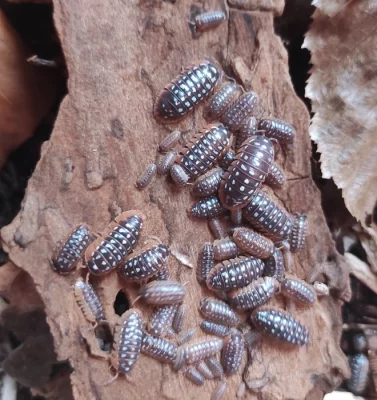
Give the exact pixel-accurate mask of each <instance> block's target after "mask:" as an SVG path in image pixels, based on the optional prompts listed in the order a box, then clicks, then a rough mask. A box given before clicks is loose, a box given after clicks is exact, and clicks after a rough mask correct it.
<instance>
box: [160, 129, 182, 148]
mask: <svg viewBox="0 0 377 400" xmlns="http://www.w3.org/2000/svg"><path fill="white" fill-rule="evenodd" d="M180 138H181V132H180V131H173V132H171V133H169V135H167V136H165V137H164V138H163V139H162V141H161V142H160V144H159V146H158V150H159V152H160V153H167V152H168V151H169V150H172V149H174V147H175V146H176V145H177V144H178V142H179V139H180Z"/></svg>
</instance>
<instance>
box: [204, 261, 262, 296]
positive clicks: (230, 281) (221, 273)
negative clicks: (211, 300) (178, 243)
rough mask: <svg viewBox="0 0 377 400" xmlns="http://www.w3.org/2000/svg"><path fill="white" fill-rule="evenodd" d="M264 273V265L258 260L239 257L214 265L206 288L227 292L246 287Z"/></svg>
mask: <svg viewBox="0 0 377 400" xmlns="http://www.w3.org/2000/svg"><path fill="white" fill-rule="evenodd" d="M263 271H264V263H263V261H262V260H260V259H259V258H254V257H251V256H250V257H245V256H240V257H237V258H232V259H230V260H225V261H223V262H221V263H219V264H217V265H215V266H214V267H213V268H212V270H211V272H210V273H209V274H208V277H207V287H208V288H209V289H211V290H215V291H216V290H221V291H228V290H232V289H238V288H240V287H243V286H247V285H248V284H249V283H251V282H252V281H253V280H255V279H258V278H259V277H260V276H261V275H262V273H263Z"/></svg>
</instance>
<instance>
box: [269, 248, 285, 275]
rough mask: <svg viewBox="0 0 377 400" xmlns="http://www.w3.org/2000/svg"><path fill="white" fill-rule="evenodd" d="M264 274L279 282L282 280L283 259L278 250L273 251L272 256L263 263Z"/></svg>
mask: <svg viewBox="0 0 377 400" xmlns="http://www.w3.org/2000/svg"><path fill="white" fill-rule="evenodd" d="M264 263H265V269H264V274H265V275H266V276H271V277H272V278H275V279H276V280H278V281H279V282H281V281H282V280H283V278H284V272H285V270H284V258H283V254H282V252H281V251H280V250H279V249H275V250H274V252H273V254H272V255H271V256H270V257H269V258H267V259H266V260H265V261H264Z"/></svg>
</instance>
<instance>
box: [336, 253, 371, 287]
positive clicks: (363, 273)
mask: <svg viewBox="0 0 377 400" xmlns="http://www.w3.org/2000/svg"><path fill="white" fill-rule="evenodd" d="M344 257H345V259H346V261H347V263H348V265H349V267H350V273H351V274H352V275H354V276H355V277H356V278H357V279H358V280H359V281H360V282H362V283H363V284H364V285H365V286H367V287H368V288H369V289H370V290H372V291H373V292H374V293H376V294H377V277H376V275H374V274H373V273H372V272H371V270H370V268H369V266H368V264H367V263H365V262H364V261H361V260H360V258H358V257H356V256H354V255H353V254H351V253H345V254H344Z"/></svg>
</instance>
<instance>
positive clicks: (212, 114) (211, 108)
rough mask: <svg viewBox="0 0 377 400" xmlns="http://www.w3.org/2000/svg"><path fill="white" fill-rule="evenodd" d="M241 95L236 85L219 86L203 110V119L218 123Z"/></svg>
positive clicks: (240, 90) (239, 88)
mask: <svg viewBox="0 0 377 400" xmlns="http://www.w3.org/2000/svg"><path fill="white" fill-rule="evenodd" d="M241 93H242V89H241V87H240V86H239V85H237V84H236V83H226V84H224V85H223V86H221V87H220V88H219V89H218V90H217V91H216V93H214V95H213V96H212V98H211V99H210V101H209V102H208V105H207V106H206V107H205V109H204V116H205V119H206V120H207V121H218V120H219V119H220V117H221V116H222V115H223V114H224V113H225V111H227V110H228V109H229V108H230V106H231V105H232V104H233V103H234V101H235V100H236V99H237V98H238V97H239V96H240V94H241Z"/></svg>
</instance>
